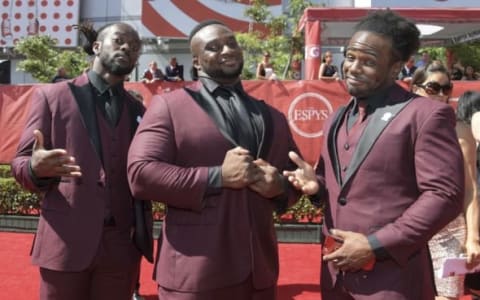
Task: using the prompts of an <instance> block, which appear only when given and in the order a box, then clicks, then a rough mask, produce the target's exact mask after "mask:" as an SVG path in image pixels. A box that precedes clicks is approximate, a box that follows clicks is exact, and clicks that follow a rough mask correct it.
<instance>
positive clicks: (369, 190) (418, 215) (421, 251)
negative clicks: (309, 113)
mask: <svg viewBox="0 0 480 300" xmlns="http://www.w3.org/2000/svg"><path fill="white" fill-rule="evenodd" d="M409 100H410V102H408V103H407V104H406V105H405V106H404V107H403V108H401V109H400V110H399V111H398V112H394V107H396V105H402V103H403V104H404V103H405V102H406V101H409ZM344 114H345V111H344V112H343V113H342V112H340V113H339V114H337V115H336V117H335V118H332V119H330V120H329V121H328V122H327V123H326V128H325V131H324V132H326V133H328V136H327V141H326V143H325V144H324V146H323V150H322V158H321V159H322V160H321V162H320V164H319V168H318V170H317V171H318V174H319V176H320V181H321V182H325V187H326V189H327V209H326V211H325V222H324V227H323V231H324V233H325V234H327V232H328V230H329V229H332V228H338V229H341V230H347V231H354V232H359V233H362V234H364V235H367V236H368V235H374V236H375V237H376V239H377V240H378V241H379V242H380V245H382V246H383V247H384V250H386V252H387V253H388V257H389V258H387V259H383V260H382V259H379V260H378V261H377V262H376V265H375V267H374V269H373V271H369V272H368V271H360V272H355V273H346V274H345V275H344V286H346V288H347V290H349V291H350V292H351V293H352V294H356V295H363V296H365V295H369V296H370V298H369V299H394V300H395V299H433V297H434V288H433V274H432V267H431V262H430V259H429V253H428V249H427V241H428V240H429V239H430V238H431V237H432V236H433V235H434V234H435V233H436V232H437V231H439V230H440V229H441V228H442V227H444V226H445V225H446V224H448V223H449V221H451V220H452V219H454V218H455V217H456V216H457V215H458V214H459V213H460V212H461V210H462V207H463V201H462V199H463V190H464V176H463V174H464V173H463V156H462V153H461V150H460V147H459V145H458V142H457V136H456V134H455V115H454V112H453V109H452V108H451V107H450V106H449V105H446V104H443V103H440V102H438V101H433V100H430V99H426V98H422V97H418V96H414V95H413V94H411V93H410V92H407V91H405V90H404V89H402V88H401V87H400V86H397V85H395V86H393V87H392V89H391V90H390V92H389V94H388V97H387V102H386V105H385V106H384V107H381V108H379V109H377V110H376V111H375V112H374V113H373V115H371V116H370V119H369V123H368V124H367V126H366V128H365V130H364V132H363V134H362V137H361V138H360V141H359V142H358V144H357V147H356V150H355V152H354V154H353V157H352V160H351V161H350V163H349V165H348V169H347V171H346V174H345V176H344V178H343V179H342V180H340V178H339V176H338V175H337V174H339V173H340V172H338V170H339V166H338V161H337V157H336V153H337V151H336V134H337V132H338V129H339V127H340V124H341V119H342V118H343V116H344ZM337 274H338V272H337V271H336V270H335V269H334V268H333V266H332V265H331V263H326V262H323V263H322V282H321V284H322V289H323V290H326V289H327V290H328V289H330V288H332V286H333V285H334V284H335V282H336V280H337ZM385 291H388V292H385Z"/></svg>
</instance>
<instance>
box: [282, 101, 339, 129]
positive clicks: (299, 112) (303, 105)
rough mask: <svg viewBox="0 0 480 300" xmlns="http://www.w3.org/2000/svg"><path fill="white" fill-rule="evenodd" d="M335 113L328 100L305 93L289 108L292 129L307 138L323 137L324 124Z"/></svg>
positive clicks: (289, 120)
mask: <svg viewBox="0 0 480 300" xmlns="http://www.w3.org/2000/svg"><path fill="white" fill-rule="evenodd" d="M332 112H333V108H332V105H331V104H330V101H328V99H327V98H325V97H323V96H322V95H320V94H317V93H304V94H301V95H299V96H298V97H296V98H295V99H293V101H292V103H291V104H290V107H289V108H288V122H289V124H290V127H291V128H292V129H293V130H294V131H295V132H296V133H298V134H299V135H301V136H303V137H306V138H316V137H320V136H322V135H323V122H324V121H325V120H326V119H327V118H328V116H329V115H330V114H331V113H332Z"/></svg>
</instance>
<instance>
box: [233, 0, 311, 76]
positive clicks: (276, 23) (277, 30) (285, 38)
mask: <svg viewBox="0 0 480 300" xmlns="http://www.w3.org/2000/svg"><path fill="white" fill-rule="evenodd" d="M250 4H251V5H250V6H249V7H248V8H247V9H246V10H245V16H246V17H248V18H249V19H250V20H251V21H252V23H258V24H262V25H264V26H265V27H266V28H267V29H268V30H267V31H268V33H266V34H264V33H262V32H259V31H254V30H252V28H250V30H249V32H247V33H237V39H238V42H239V43H240V45H241V46H242V48H243V51H244V56H245V67H244V69H243V73H242V76H243V78H244V79H252V78H254V77H255V70H256V66H257V64H258V63H259V62H260V60H261V57H262V53H263V52H264V51H269V52H270V54H271V62H272V64H273V65H274V68H275V72H276V74H277V75H278V77H279V79H288V78H291V76H292V75H291V74H290V72H289V69H290V64H291V62H292V60H301V59H302V58H303V46H304V36H303V33H302V32H298V31H297V25H298V21H299V19H300V17H301V16H302V14H303V11H304V10H305V8H307V7H310V6H313V4H312V3H311V2H310V1H308V0H291V1H290V3H289V7H288V9H287V11H288V13H284V14H283V15H280V16H273V15H272V14H271V13H270V11H269V10H268V5H267V2H266V1H265V0H252V1H250Z"/></svg>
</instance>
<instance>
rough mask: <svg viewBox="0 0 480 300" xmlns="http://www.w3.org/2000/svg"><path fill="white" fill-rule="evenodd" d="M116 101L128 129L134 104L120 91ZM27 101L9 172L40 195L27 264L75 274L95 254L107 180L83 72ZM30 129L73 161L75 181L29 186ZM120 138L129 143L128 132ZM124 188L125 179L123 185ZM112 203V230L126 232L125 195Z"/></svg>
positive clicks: (128, 209) (129, 215)
mask: <svg viewBox="0 0 480 300" xmlns="http://www.w3.org/2000/svg"><path fill="white" fill-rule="evenodd" d="M122 97H123V99H125V104H126V105H125V106H124V109H123V114H122V119H121V120H120V122H129V123H128V124H129V125H128V127H130V121H129V120H125V119H124V118H125V117H126V116H128V114H129V112H130V110H129V108H130V107H131V105H138V104H139V102H136V100H135V99H133V98H132V97H131V96H130V95H129V94H128V93H127V92H126V91H124V95H122ZM31 101H32V104H31V111H30V116H29V117H28V121H27V124H26V127H25V129H24V132H23V134H22V136H21V138H20V143H19V146H18V150H17V154H16V157H15V158H14V159H13V161H12V172H13V175H14V176H15V178H16V179H17V181H18V182H19V183H20V184H21V185H22V186H23V187H25V188H26V189H28V190H30V191H34V192H41V193H42V195H43V199H42V203H41V215H40V220H39V224H38V228H37V233H36V236H35V241H34V246H33V248H32V261H33V263H34V264H36V265H39V266H41V267H44V268H48V269H51V270H58V271H71V272H75V271H81V270H84V269H85V268H87V267H88V266H89V265H90V263H91V262H92V260H93V258H94V256H95V254H96V253H97V250H98V246H99V242H100V238H101V234H102V231H103V219H104V216H105V204H104V199H105V197H106V195H107V194H106V193H107V191H106V188H105V180H106V176H107V175H108V174H106V171H105V169H104V167H103V165H102V159H101V155H100V154H99V153H101V150H100V149H101V142H100V135H99V127H98V123H97V120H96V113H95V111H96V110H95V104H94V102H93V97H92V91H91V87H90V85H89V83H88V77H87V75H86V73H85V74H83V75H81V76H79V77H77V78H75V79H73V80H70V81H63V82H61V83H57V84H49V85H44V86H41V87H40V88H37V89H36V91H35V93H34V94H33V96H32V99H31ZM137 103H138V104H137ZM140 105H141V104H140ZM126 110H127V113H126ZM142 112H143V110H142ZM132 118H133V116H132ZM34 129H39V130H40V131H41V132H42V133H43V135H44V138H45V148H46V149H54V148H63V149H66V150H67V152H68V153H69V154H70V155H72V156H74V157H75V159H76V163H77V164H78V165H79V166H80V167H81V170H82V177H81V178H67V177H65V178H61V179H60V180H59V181H57V182H54V183H52V184H51V185H49V186H46V187H44V188H42V189H40V188H39V187H38V186H36V185H35V183H34V182H33V181H32V178H31V176H30V175H29V170H28V168H29V161H30V157H31V154H32V146H33V141H34V140H33V131H34ZM125 135H126V137H127V138H128V139H131V138H132V137H133V128H132V132H127V133H125ZM127 144H128V143H127ZM127 151H128V149H125V152H127ZM124 168H126V166H124ZM118 184H122V183H118ZM126 184H127V179H126V176H125V182H124V183H123V185H126ZM113 188H115V186H113ZM114 200H115V202H116V203H119V204H118V205H116V206H115V211H113V212H112V213H114V214H115V213H116V212H119V215H117V216H115V215H114V217H116V222H117V224H116V226H117V227H118V228H130V227H131V226H132V220H133V206H132V200H133V198H132V196H131V194H130V193H127V194H125V195H124V196H123V197H122V198H120V199H117V198H116V199H114Z"/></svg>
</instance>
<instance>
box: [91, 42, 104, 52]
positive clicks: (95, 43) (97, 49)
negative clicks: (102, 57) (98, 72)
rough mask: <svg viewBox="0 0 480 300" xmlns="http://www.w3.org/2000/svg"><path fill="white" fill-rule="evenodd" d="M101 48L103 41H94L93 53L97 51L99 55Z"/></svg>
mask: <svg viewBox="0 0 480 300" xmlns="http://www.w3.org/2000/svg"><path fill="white" fill-rule="evenodd" d="M101 48H102V43H101V42H99V41H95V42H93V44H92V50H93V53H95V55H98V54H99V53H100V50H101Z"/></svg>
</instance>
